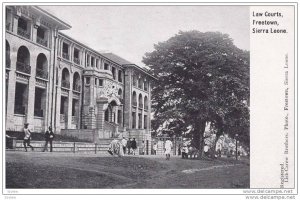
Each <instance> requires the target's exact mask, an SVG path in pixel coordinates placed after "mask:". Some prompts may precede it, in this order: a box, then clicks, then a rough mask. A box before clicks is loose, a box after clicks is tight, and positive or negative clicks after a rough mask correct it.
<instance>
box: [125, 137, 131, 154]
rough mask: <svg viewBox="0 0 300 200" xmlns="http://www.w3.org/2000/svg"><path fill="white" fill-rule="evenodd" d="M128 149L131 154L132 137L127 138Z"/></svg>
mask: <svg viewBox="0 0 300 200" xmlns="http://www.w3.org/2000/svg"><path fill="white" fill-rule="evenodd" d="M126 147H127V149H128V155H129V154H130V151H131V138H128V140H127V146H126Z"/></svg>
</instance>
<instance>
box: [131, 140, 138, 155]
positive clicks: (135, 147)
mask: <svg viewBox="0 0 300 200" xmlns="http://www.w3.org/2000/svg"><path fill="white" fill-rule="evenodd" d="M131 148H132V149H133V155H135V153H136V149H137V146H136V141H135V138H133V140H132V141H131Z"/></svg>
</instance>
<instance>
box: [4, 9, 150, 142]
mask: <svg viewBox="0 0 300 200" xmlns="http://www.w3.org/2000/svg"><path fill="white" fill-rule="evenodd" d="M70 28H71V26H70V25H68V24H67V23H65V22H63V21H62V20H60V19H58V18H56V17H55V16H53V15H52V14H50V13H48V12H46V11H44V10H42V9H41V8H39V7H37V6H7V7H6V35H5V38H6V95H5V98H6V99H5V102H6V104H5V105H6V110H5V113H6V130H15V131H21V130H22V128H23V125H24V123H26V122H28V123H29V124H30V128H31V129H32V130H34V131H35V132H44V131H45V130H46V129H47V127H48V126H50V125H51V126H53V127H54V130H55V132H56V133H57V134H71V135H75V136H78V137H83V138H93V141H99V140H101V138H114V137H120V136H125V137H135V138H137V140H138V141H139V142H141V141H143V140H144V141H149V142H150V141H151V135H150V119H151V112H150V111H151V83H152V81H153V80H154V77H153V76H151V75H150V74H149V73H148V72H147V71H146V70H145V69H143V68H141V67H139V66H137V65H135V64H133V63H131V62H129V61H127V60H125V59H123V58H120V57H119V56H117V55H114V54H112V53H105V54H103V53H99V52H97V51H95V50H93V49H91V48H90V47H88V46H86V45H84V44H82V43H80V42H79V41H76V40H74V39H72V38H71V37H69V36H67V35H65V34H63V33H61V32H60V30H67V29H70ZM149 145H150V144H149Z"/></svg>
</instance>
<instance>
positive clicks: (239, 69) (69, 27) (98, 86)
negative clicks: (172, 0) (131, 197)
mask: <svg viewBox="0 0 300 200" xmlns="http://www.w3.org/2000/svg"><path fill="white" fill-rule="evenodd" d="M250 7H251V6H249V5H247V4H245V5H231V4H227V5H218V4H214V5H206V4H203V5H201V4H198V5H181V4H180V5H176V4H169V5H168V4H167V5H161V4H155V5H154V4H153V5H152V4H150V5H148V4H137V5H134V4H133V5H130V4H129V5H128V4H101V3H100V4H88V3H86V4H84V3H82V4H68V3H64V4H59V3H56V4H42V3H40V4H30V3H27V4H25V3H24V4H20V3H19V4H9V3H6V4H3V5H2V8H3V12H4V13H3V16H4V17H5V19H3V27H2V28H3V32H4V35H3V43H4V42H5V43H4V44H3V51H4V48H5V54H4V53H3V56H5V59H4V58H3V64H5V68H3V81H2V85H3V101H2V102H3V106H2V107H3V108H2V109H3V110H2V114H3V121H4V123H3V132H5V138H4V136H3V140H4V141H3V144H4V146H3V155H4V160H3V163H2V165H3V168H4V169H3V170H4V173H3V179H4V180H3V181H4V183H3V184H4V185H3V188H4V189H5V190H6V191H7V190H8V191H18V190H19V189H73V190H74V191H76V189H97V193H101V190H102V189H250V188H251V185H253V186H256V185H257V184H258V185H259V181H256V180H255V181H254V179H252V176H251V180H253V183H254V182H255V184H252V181H250V168H251V175H253V174H255V170H253V171H252V167H251V166H252V164H253V165H255V166H256V167H255V168H257V166H259V165H260V164H259V163H257V162H253V160H254V159H253V157H252V156H253V155H252V152H253V153H254V154H255V156H254V157H255V159H257V158H260V157H259V154H257V152H258V151H261V154H262V156H267V152H268V151H267V150H261V149H260V148H255V150H254V149H252V147H253V145H252V139H251V140H250V135H251V138H254V136H252V134H255V135H256V136H255V138H257V135H258V136H259V135H263V134H264V133H265V134H268V131H264V132H261V131H256V129H254V128H252V125H253V124H251V123H252V117H253V115H252V109H253V108H254V107H255V108H258V104H257V103H256V102H257V99H256V96H254V94H255V95H256V93H254V92H253V93H252V89H253V88H255V91H257V89H259V87H257V86H254V87H253V88H251V87H252V83H255V84H257V83H261V87H265V86H264V85H269V84H267V82H266V83H264V82H259V81H258V82H257V81H256V80H255V79H253V76H252V75H253V74H254V73H252V72H254V70H253V71H251V76H250V68H251V70H252V55H254V54H255V53H252V47H253V46H252V40H251V45H250V37H252V36H250V35H255V36H257V35H259V36H260V35H263V36H262V37H264V36H265V35H267V34H271V33H268V29H267V28H265V27H267V26H272V25H276V26H278V30H277V29H276V30H275V31H278V33H273V35H274V34H275V35H276V34H277V35H285V34H288V33H290V32H288V31H287V30H289V29H286V30H283V29H280V30H279V28H280V26H281V25H282V23H281V21H280V20H281V18H283V19H286V18H285V17H286V16H287V15H285V14H283V13H280V12H278V13H277V16H276V15H275V14H274V12H272V13H271V12H269V11H268V10H266V11H264V12H262V16H260V14H259V13H258V12H255V11H252V10H253V9H255V8H254V6H253V7H251V8H250ZM268 13H271V14H270V15H268ZM260 17H265V18H266V19H267V20H271V17H273V18H272V20H273V21H267V20H265V19H263V18H260ZM268 17H269V18H268ZM276 17H278V20H277V19H274V18H276ZM276 20H277V21H276ZM4 26H5V27H4ZM262 28H263V29H262ZM270 30H271V31H274V30H273V29H272V27H271V28H270ZM262 32H263V33H262ZM260 44H261V45H265V43H260ZM250 46H251V48H250ZM250 54H251V55H250ZM266 54H268V53H267V52H266ZM270 54H271V53H270ZM286 54H287V53H286ZM274 55H275V54H274ZM267 56H268V55H267ZM292 56H293V55H292V53H291V54H289V59H292ZM256 57H257V56H256V54H255V56H254V57H253V60H254V58H256ZM278 58H279V56H278ZM281 60H282V61H283V62H284V60H286V63H287V60H288V58H287V56H284V54H283V57H282V59H281ZM250 61H251V62H250ZM255 62H256V60H254V62H253V63H255ZM268 62H269V61H268ZM291 62H292V60H289V63H291ZM270 65H271V63H270ZM250 66H251V67H250ZM257 66H258V65H257ZM266 68H267V67H266ZM291 68H292V63H291ZM253 69H256V68H253ZM286 73H287V72H286ZM289 73H290V74H289V75H287V74H286V79H287V77H288V76H293V74H292V73H293V71H289ZM283 74H284V73H283ZM265 75H266V76H267V75H268V74H265ZM270 75H271V74H270ZM250 77H251V78H250ZM256 77H258V76H256ZM274 77H275V76H274ZM4 80H5V83H4ZM267 80H268V79H266V81H267ZM289 80H290V82H289V84H290V85H289V87H291V85H292V84H293V83H292V81H293V80H292V79H289ZM286 81H287V80H286ZM250 82H251V87H250ZM282 85H283V81H282ZM250 89H251V95H250ZM269 92H270V90H265V95H266V96H267V97H266V100H267V99H268V97H271V96H272V94H271V95H268V93H269ZM271 92H272V91H271ZM289 92H291V90H289ZM286 93H287V92H286ZM289 94H291V93H289ZM261 95H263V93H261ZM250 96H251V101H250ZM259 98H260V100H262V101H263V100H264V97H263V98H261V96H259ZM288 98H292V96H289V97H286V102H289V101H292V100H293V99H288ZM282 99H284V96H283V95H282ZM252 100H253V102H254V104H252ZM262 101H260V102H262ZM274 104H275V103H274ZM253 105H254V106H253ZM289 105H290V104H289ZM286 106H287V105H286ZM250 108H251V109H250ZM265 108H266V109H265V111H266V112H267V111H268V110H269V109H268V108H267V107H265ZM283 108H284V109H282V110H285V108H286V107H283ZM289 108H292V107H289ZM250 110H251V111H250ZM253 110H254V117H255V118H256V116H257V112H256V111H257V110H256V109H253ZM261 112H264V110H261ZM289 112H290V111H289ZM274 115H276V114H275V113H274ZM262 116H263V115H262ZM289 116H290V119H286V123H288V120H293V118H292V114H290V115H289ZM250 117H251V120H250ZM282 118H283V117H282ZM256 119H259V118H256ZM280 119H281V118H280ZM250 121H251V123H250ZM266 121H268V119H266ZM281 121H282V123H283V120H281ZM273 122H274V123H271V124H269V123H268V124H265V125H264V126H273V125H274V126H275V124H277V122H276V121H273ZM290 123H291V124H290V125H292V122H290ZM254 125H255V127H260V126H256V122H255V123H254ZM282 126H283V125H282ZM250 127H251V131H250ZM286 127H288V125H286ZM289 131H290V129H289ZM250 133H251V134H250ZM288 134H290V135H291V134H293V132H286V135H288ZM286 137H288V136H286ZM290 137H292V136H290ZM261 140H263V141H264V142H265V143H272V139H269V141H266V140H264V138H263V136H262V138H261ZM255 143H256V144H258V142H255ZM290 143H292V141H291V140H290ZM274 144H275V143H274ZM266 147H267V146H266ZM261 148H262V147H261ZM286 148H287V147H286ZM290 149H291V147H290ZM270 151H272V149H270ZM286 151H287V150H286ZM286 151H285V152H286ZM273 153H275V151H273ZM290 154H291V151H290V152H289V155H290ZM250 160H251V162H250ZM289 161H291V160H289ZM266 162H267V161H266ZM287 163H288V161H287V160H286V161H285V162H284V163H283V164H282V167H281V171H284V170H285V169H287V165H285V164H287ZM284 166H285V167H286V168H285V167H284ZM279 167H280V166H279V165H278V167H277V166H276V168H278V170H279ZM290 167H291V166H290ZM253 169H254V167H253ZM289 169H290V170H292V169H293V168H289ZM293 170H294V169H293ZM271 171H272V170H271ZM276 173H277V172H276ZM279 173H280V172H278V176H280V174H279ZM282 173H283V172H282ZM257 174H258V173H257ZM286 174H287V172H286ZM281 175H282V177H281V179H280V177H278V181H279V180H281V181H282V187H281V188H286V187H284V182H288V180H287V177H288V175H285V174H281ZM257 177H258V176H257ZM263 177H264V176H261V177H260V180H261V179H264V178H263ZM284 177H285V178H284ZM289 181H291V180H289ZM278 186H279V183H278ZM261 187H263V184H261ZM122 191H124V190H122ZM48 193H50V194H51V190H48ZM133 193H134V192H133ZM170 193H172V192H170Z"/></svg>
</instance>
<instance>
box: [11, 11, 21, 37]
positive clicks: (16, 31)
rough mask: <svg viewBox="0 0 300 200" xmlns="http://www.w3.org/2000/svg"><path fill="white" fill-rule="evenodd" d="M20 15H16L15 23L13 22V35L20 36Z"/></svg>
mask: <svg viewBox="0 0 300 200" xmlns="http://www.w3.org/2000/svg"><path fill="white" fill-rule="evenodd" d="M19 17H20V16H19V15H14V21H13V30H12V31H13V33H14V34H18V20H19Z"/></svg>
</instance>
